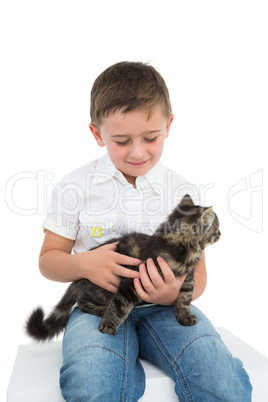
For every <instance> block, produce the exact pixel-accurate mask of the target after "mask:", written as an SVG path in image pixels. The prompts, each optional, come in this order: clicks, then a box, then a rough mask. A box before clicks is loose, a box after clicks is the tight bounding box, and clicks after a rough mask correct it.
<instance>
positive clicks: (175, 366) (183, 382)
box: [142, 319, 193, 401]
mask: <svg viewBox="0 0 268 402" xmlns="http://www.w3.org/2000/svg"><path fill="white" fill-rule="evenodd" d="M142 325H144V327H145V328H146V329H147V330H148V332H150V334H151V336H152V337H153V339H154V340H155V341H156V345H157V346H158V347H159V349H161V351H162V353H163V355H164V356H165V358H166V359H167V361H168V362H169V364H170V365H171V367H172V368H173V370H174V372H175V373H176V377H177V378H178V380H179V382H180V384H181V387H182V389H183V393H184V397H185V398H187V400H188V401H193V398H192V396H191V392H190V389H189V387H188V384H187V381H186V379H185V376H184V375H183V373H182V372H181V370H180V367H179V365H178V364H177V362H176V361H175V359H174V358H173V357H172V356H171V355H170V353H169V352H168V351H167V349H166V348H165V346H164V345H163V343H162V342H161V340H160V339H159V337H158V335H157V333H156V332H155V330H154V328H153V327H152V326H151V325H150V324H149V323H148V321H147V320H146V319H143V323H142Z"/></svg>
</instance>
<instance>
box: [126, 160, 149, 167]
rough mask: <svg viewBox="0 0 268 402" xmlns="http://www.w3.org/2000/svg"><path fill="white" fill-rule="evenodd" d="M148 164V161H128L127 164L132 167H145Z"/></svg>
mask: <svg viewBox="0 0 268 402" xmlns="http://www.w3.org/2000/svg"><path fill="white" fill-rule="evenodd" d="M147 162H148V160H146V161H141V162H130V161H127V163H128V164H129V165H131V166H143V165H145V164H146V163H147Z"/></svg>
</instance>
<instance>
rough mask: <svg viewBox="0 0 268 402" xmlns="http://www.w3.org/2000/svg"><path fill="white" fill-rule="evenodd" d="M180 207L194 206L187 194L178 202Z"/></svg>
mask: <svg viewBox="0 0 268 402" xmlns="http://www.w3.org/2000/svg"><path fill="white" fill-rule="evenodd" d="M179 205H180V207H182V206H189V207H190V206H191V207H192V206H194V205H195V204H194V203H193V200H192V198H191V197H190V196H189V194H186V195H185V196H184V197H183V199H182V200H181V202H180V204H179Z"/></svg>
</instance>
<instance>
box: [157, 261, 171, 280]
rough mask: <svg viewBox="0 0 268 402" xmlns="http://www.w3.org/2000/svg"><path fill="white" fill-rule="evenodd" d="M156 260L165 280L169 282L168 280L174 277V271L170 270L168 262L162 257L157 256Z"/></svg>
mask: <svg viewBox="0 0 268 402" xmlns="http://www.w3.org/2000/svg"><path fill="white" fill-rule="evenodd" d="M157 262H158V264H159V267H160V269H161V271H162V274H163V277H164V279H165V281H166V282H169V281H170V280H172V279H174V272H173V271H172V269H171V268H170V266H169V265H168V263H167V262H166V261H165V260H164V258H162V257H157Z"/></svg>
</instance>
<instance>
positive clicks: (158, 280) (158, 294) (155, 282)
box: [134, 257, 186, 306]
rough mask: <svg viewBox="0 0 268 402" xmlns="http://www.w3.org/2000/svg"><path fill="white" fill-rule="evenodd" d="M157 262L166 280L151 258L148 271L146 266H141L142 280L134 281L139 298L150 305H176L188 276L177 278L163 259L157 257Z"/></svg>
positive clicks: (148, 262)
mask: <svg viewBox="0 0 268 402" xmlns="http://www.w3.org/2000/svg"><path fill="white" fill-rule="evenodd" d="M157 262H158V264H159V267H160V269H161V271H162V273H163V277H164V278H162V276H161V275H160V274H159V272H158V270H157V268H156V266H155V264H154V262H153V260H152V259H151V258H149V259H148V260H147V270H146V267H145V265H144V264H141V265H140V278H136V279H134V286H135V290H136V292H137V294H138V296H139V297H140V298H141V299H142V300H144V301H146V302H148V303H156V304H162V305H167V306H170V305H173V304H174V303H175V301H176V299H177V297H178V294H179V292H180V289H181V286H182V284H183V282H184V280H185V278H186V275H184V276H182V277H177V278H176V277H175V275H174V273H173V271H172V270H171V268H170V267H169V265H168V264H167V262H166V261H165V260H164V259H163V258H162V257H157ZM147 271H148V272H147ZM141 284H142V285H141Z"/></svg>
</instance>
